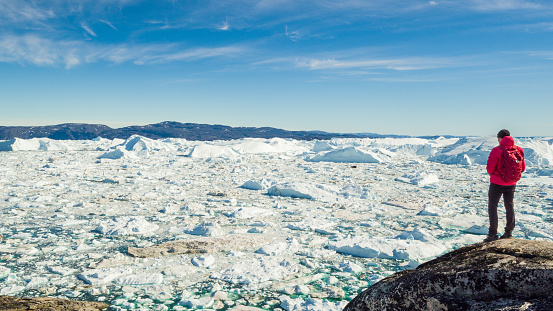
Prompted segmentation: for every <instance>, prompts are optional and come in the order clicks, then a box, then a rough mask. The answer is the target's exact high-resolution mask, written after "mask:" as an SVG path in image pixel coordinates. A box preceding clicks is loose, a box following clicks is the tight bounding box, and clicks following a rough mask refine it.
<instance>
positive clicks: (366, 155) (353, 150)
mask: <svg viewBox="0 0 553 311" xmlns="http://www.w3.org/2000/svg"><path fill="white" fill-rule="evenodd" d="M306 161H308V162H335V163H383V162H385V160H384V158H383V157H382V156H381V155H378V154H376V153H373V152H371V151H363V150H361V149H359V148H357V147H347V148H343V149H337V150H333V151H330V152H327V153H324V154H317V155H315V156H313V157H311V158H307V159H306Z"/></svg>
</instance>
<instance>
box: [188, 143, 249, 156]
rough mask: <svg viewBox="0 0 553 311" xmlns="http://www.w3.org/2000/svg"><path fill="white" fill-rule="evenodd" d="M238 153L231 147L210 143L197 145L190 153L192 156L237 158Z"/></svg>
mask: <svg viewBox="0 0 553 311" xmlns="http://www.w3.org/2000/svg"><path fill="white" fill-rule="evenodd" d="M238 155H239V154H238V152H236V151H235V150H234V149H232V148H231V147H227V146H217V145H209V144H200V145H197V146H195V147H194V148H193V149H192V151H190V153H189V154H188V156H189V157H191V158H236V157H238Z"/></svg>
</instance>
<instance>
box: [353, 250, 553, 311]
mask: <svg viewBox="0 0 553 311" xmlns="http://www.w3.org/2000/svg"><path fill="white" fill-rule="evenodd" d="M373 310H374V311H384V310H386V311H399V310H409V311H417V310H421V311H422V310H425V311H426V310H428V311H430V310H432V311H437V310H455V311H458V310H460V311H463V310H467V311H468V310H470V311H477V310H486V311H489V310H528V311H529V310H539V311H550V310H553V243H552V242H545V241H528V240H519V239H506V240H498V241H494V242H491V243H476V244H472V245H468V246H465V247H462V248H459V249H457V250H454V251H452V252H449V253H447V254H445V255H442V256H440V257H438V258H436V259H434V260H431V261H429V262H426V263H424V264H422V265H420V266H419V267H418V268H416V269H414V270H405V271H401V272H398V273H396V274H394V275H392V276H390V277H387V278H385V279H383V280H381V281H380V282H378V283H376V284H374V285H372V286H371V287H369V288H368V289H366V290H365V291H363V292H362V293H361V294H359V295H358V296H357V297H355V298H354V299H353V300H352V301H351V302H350V303H349V304H348V305H347V306H346V307H345V308H344V311H373Z"/></svg>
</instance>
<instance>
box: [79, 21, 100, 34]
mask: <svg viewBox="0 0 553 311" xmlns="http://www.w3.org/2000/svg"><path fill="white" fill-rule="evenodd" d="M81 27H82V28H83V29H84V30H85V31H86V32H87V33H88V34H89V35H91V36H93V37H98V35H96V33H95V32H94V30H92V28H90V27H88V25H86V24H85V23H81Z"/></svg>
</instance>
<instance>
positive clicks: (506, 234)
mask: <svg viewBox="0 0 553 311" xmlns="http://www.w3.org/2000/svg"><path fill="white" fill-rule="evenodd" d="M512 237H513V236H512V235H511V234H510V233H507V232H505V233H504V234H503V235H502V236H501V237H500V239H502V240H503V239H511V238H512Z"/></svg>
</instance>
